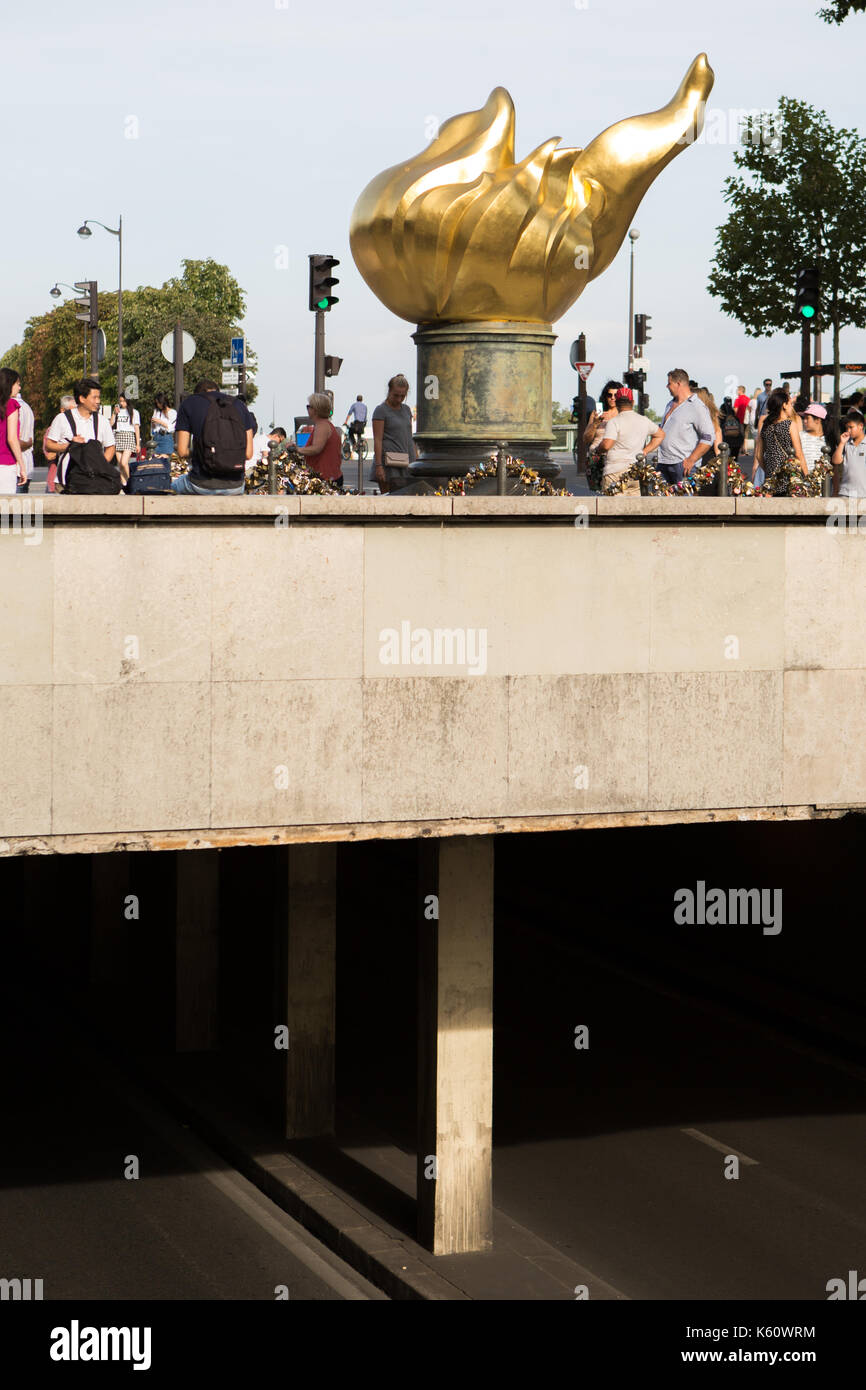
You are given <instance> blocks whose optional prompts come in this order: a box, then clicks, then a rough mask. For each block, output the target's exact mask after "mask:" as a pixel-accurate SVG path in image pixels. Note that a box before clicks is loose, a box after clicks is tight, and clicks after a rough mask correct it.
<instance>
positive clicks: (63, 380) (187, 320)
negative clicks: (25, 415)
mask: <svg viewBox="0 0 866 1390" xmlns="http://www.w3.org/2000/svg"><path fill="white" fill-rule="evenodd" d="M182 264H183V274H182V275H180V276H174V277H172V278H171V279H170V280H167V281H166V282H165V284H164V285H163V286H162V287H161V288H160V289H155V288H153V287H152V286H140V287H139V288H138V289H136V290H124V292H123V373H124V380H125V382H126V385H127V389H128V391H129V394H130V396H131V397H132V399H133V400H134V401H135V402H136V404H137V407H138V410H139V411H140V413H141V420H142V431H143V433H146V432H147V429H148V427H149V424H150V415H151V411H152V408H153V398H154V396H155V395H156V393H157V391H165V392H166V394H167V395H168V396H169V398H170V399H171V398H172V397H173V395H174V367H173V365H172V364H171V363H170V362H167V361H166V360H165V358H164V357H163V356H162V353H161V351H160V344H161V342H162V339H163V338H164V337H165V335H166V333H169V332H171V330H172V329H173V328H174V326H175V324H176V323H178V322H179V323H180V324H181V325H182V327H183V328H184V329H185V330H186V332H187V333H191V334H192V336H193V338H194V339H195V344H196V351H195V356H194V357H193V358H192V360H191V361H190V362H188V363H187V364H186V366H185V369H184V389H185V390H187V391H189V390H191V389H192V387H193V385H194V384H195V382H196V381H197V380H199V379H200V378H201V377H212V378H213V379H214V380H215V381H217V382H219V380H220V374H221V371H222V359H223V357H225V356H227V354H228V349H229V340H230V338H231V337H233V336H236V335H238V334H239V332H240V329H239V327H238V324H239V321H240V319H241V318H242V317H243V315H244V312H245V309H246V303H245V298H244V294H243V291H242V290H241V287H240V286H239V285H238V283H237V281H236V280H235V279H234V277H233V276H232V275H231V274H230V272H229V270H228V267H227V266H224V265H219V264H218V263H217V262H216V261H212V260H206V261H192V260H185V261H184V262H183V263H182ZM99 320H100V324H101V325H102V328H103V330H104V332H105V338H106V348H105V358H104V360H103V362H102V364H101V366H100V369H99V371H100V377H101V380H102V382H103V399H104V400H106V401H107V402H113V401H114V398H115V395H116V385H115V365H116V362H117V292H116V291H115V292H114V293H109V292H106V293H104V294H100V296H99ZM83 345H84V324H82V323H79V322H78V320H77V319H76V318H75V308H74V306H73V304H72V302H71V301H68V302H67V303H65V304H61V305H58V306H56V307H55V308H52V309H50V310H49V311H48V312H47V313H44V314H37V315H36V316H35V317H34V318H32V319H30V320H29V322H28V324H27V327H26V328H25V330H24V337H23V339H22V341H21V342H20V343H19V344H17V345H16V346H15V347H13V348H10V349H9V350H8V352H6V353H5V354H4V356H3V358H2V359H0V366H8V367H14V368H15V370H16V371H18V372H20V373H21V377H22V381H23V383H24V389H25V395H26V398H27V400H28V401H29V403H30V405H31V406H32V407H33V410H34V413H35V415H36V422H37V428H38V429H39V430H40V431H41V430H42V429H44V428H45V426H46V425H47V424H48V423H50V421H51V419H52V418H53V416H54V415H55V414H56V413H57V410H58V409H59V400H60V396H61V395H62V394H63V393H64V392H66V391H69V390H70V389H71V386H72V383H73V382H74V381H75V379H76V377H80V376H81V374H82V370H83V365H84V363H83ZM88 353H89V334H88ZM88 362H89V356H88ZM255 369H256V357H255V354H254V353H252V352H251V351H250V350H249V347H248V349H247V399H248V400H249V401H253V400H254V399H255V397H256V386H255V382H254V381H253V380H251V377H252V375H253V374H254V372H255Z"/></svg>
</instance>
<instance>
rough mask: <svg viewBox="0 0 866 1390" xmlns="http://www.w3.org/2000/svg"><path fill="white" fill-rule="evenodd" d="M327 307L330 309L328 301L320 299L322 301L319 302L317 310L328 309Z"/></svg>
mask: <svg viewBox="0 0 866 1390" xmlns="http://www.w3.org/2000/svg"><path fill="white" fill-rule="evenodd" d="M327 307H328V301H327V299H320V300H319V301H318V303H317V304H316V308H317V309H327Z"/></svg>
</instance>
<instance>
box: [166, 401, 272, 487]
mask: <svg viewBox="0 0 866 1390" xmlns="http://www.w3.org/2000/svg"><path fill="white" fill-rule="evenodd" d="M174 447H175V452H176V453H177V454H178V455H179V457H180V458H182V459H189V460H190V465H189V472H188V473H182V474H181V476H180V477H179V478H174V479H173V481H172V484H171V488H172V492H179V493H184V494H189V493H194V494H195V495H197V496H199V497H214V496H219V495H220V494H235V493H241V492H243V490H244V478H245V471H244V470H245V465H246V461H247V459H251V458H252V456H253V429H252V422H251V418H250V414H249V411H248V410H247V408H246V406H245V405H243V404H242V403H239V402H238V401H237V400H235V399H233V398H232V397H231V396H226V395H225V394H224V393H223V392H222V391H220V389H219V387H218V386H217V384H216V382H215V381H210V380H209V379H208V378H205V379H204V380H203V381H200V382H199V383H198V385H197V386H196V388H195V392H194V393H193V395H191V396H187V398H186V400H184V401H182V402H181V406H180V410H179V411H178V416H177V425H176V427H175V445H174Z"/></svg>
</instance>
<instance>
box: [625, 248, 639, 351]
mask: <svg viewBox="0 0 866 1390" xmlns="http://www.w3.org/2000/svg"><path fill="white" fill-rule="evenodd" d="M639 236H640V232H639V231H638V230H637V228H636V227H632V229H631V231H630V232H629V234H628V238H629V241H630V242H631V262H630V266H629V281H628V371H631V369H632V367H631V364H632V359H633V357H634V244H635V242H636V241H637V239H638V237H639Z"/></svg>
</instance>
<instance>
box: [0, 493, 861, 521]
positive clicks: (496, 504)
mask: <svg viewBox="0 0 866 1390" xmlns="http://www.w3.org/2000/svg"><path fill="white" fill-rule="evenodd" d="M8 500H9V502H10V503H12V504H13V505H11V506H9V507H8V509H7V510H8V514H9V517H10V520H11V518H12V517H13V516H14V515H15V513H16V512H17V511H18V510H22V511H24V512H26V514H27V515H28V516H30V517H33V516H34V515H36V516H40V515H41V517H42V518H43V519H44V520H45V521H46V522H48V521H51V522H53V521H58V520H59V521H66V520H82V521H87V520H105V521H115V522H120V521H124V520H131V521H135V520H141V519H145V520H147V519H153V520H155V521H162V520H164V519H165V518H166V517H167V518H169V519H178V518H180V519H182V520H184V521H198V520H207V519H209V518H211V517H213V518H218V517H219V518H224V517H237V518H247V517H263V516H274V515H277V514H278V513H282V515H284V516H286V515H287V516H290V517H296V516H300V517H305V518H313V517H319V516H323V517H328V518H329V519H334V520H337V521H359V520H364V519H367V518H375V519H377V520H383V521H389V520H401V519H402V518H404V517H439V518H441V519H442V520H447V519H448V518H450V517H452V516H453V517H455V518H461V517H479V518H481V517H491V518H507V519H511V520H514V521H537V520H539V519H543V518H545V517H549V518H550V519H551V520H555V521H557V522H559V523H560V524H561V523H562V521H563V520H564V519H565V518H566V517H574V516H575V515H578V514H580V513H579V510H578V509H583V515H588V516H598V517H634V518H637V519H640V518H643V517H646V518H647V519H652V520H653V521H657V520H662V519H664V520H668V521H673V522H675V523H677V524H678V525H679V524H688V522H689V521H697V520H701V519H704V518H708V517H710V518H716V517H725V518H731V519H732V520H734V519H742V520H743V521H746V520H748V521H755V520H761V519H766V520H768V521H769V520H771V519H772V521H773V522H774V523H776V522H777V521H778V520H779V519H780V518H781V519H783V520H789V521H792V522H798V521H817V520H819V519H822V520H823V519H826V518H828V517H832V516H836V517H838V518H839V520H840V525H841V524H843V523H844V522H845V521H846V520H847V519H848V518H849V517H851V516H863V515H866V498H851V499H846V498H827V497H621V496H618V497H598V496H596V495H595V494H592V495H589V496H586V495H581V494H579V493H573V494H568V495H567V496H565V497H496V496H485V497H473V496H472V495H471V493H470V494H469V495H468V496H466V497H434V496H418V497H404V498H396V497H395V498H393V499H392V498H389V497H373V496H370V497H366V496H365V497H355V496H347V497H339V496H333V497H322V496H316V495H307V494H297V493H296V494H294V495H293V494H287V493H277V494H275V495H271V494H264V495H263V494H245V495H242V496H239V497H186V496H177V495H172V496H169V495H168V494H165V493H157V494H152V495H149V496H141V497H126V496H125V495H123V494H120V495H119V496H117V497H67V496H65V495H63V494H58V495H56V496H55V495H54V494H50V493H49V494H46V495H34V496H33V497H30V496H25V497H15V498H10V499H8ZM19 503H23V504H24V506H23V507H21V508H19V506H18V504H19ZM9 529H11V528H9Z"/></svg>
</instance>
